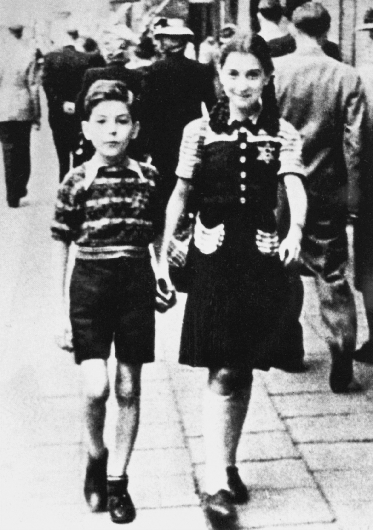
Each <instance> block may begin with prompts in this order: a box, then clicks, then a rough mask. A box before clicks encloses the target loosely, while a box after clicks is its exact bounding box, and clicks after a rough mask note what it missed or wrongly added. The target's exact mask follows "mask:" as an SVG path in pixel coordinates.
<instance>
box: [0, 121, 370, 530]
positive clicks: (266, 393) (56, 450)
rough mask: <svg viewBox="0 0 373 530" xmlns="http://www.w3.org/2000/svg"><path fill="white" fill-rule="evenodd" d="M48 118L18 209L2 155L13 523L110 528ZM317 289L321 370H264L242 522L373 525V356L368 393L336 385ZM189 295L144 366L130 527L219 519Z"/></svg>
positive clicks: (1, 243)
mask: <svg viewBox="0 0 373 530" xmlns="http://www.w3.org/2000/svg"><path fill="white" fill-rule="evenodd" d="M45 116H46V112H44V121H43V124H42V128H41V131H40V132H36V133H33V138H32V142H33V145H32V151H33V159H32V162H33V170H32V176H31V181H30V186H29V195H28V197H27V198H26V199H25V200H24V204H25V206H22V207H20V208H19V209H10V208H8V207H7V205H6V201H5V186H4V175H3V170H2V164H1V166H0V168H1V169H0V223H1V238H0V252H1V256H2V259H1V261H0V277H1V299H0V344H1V356H0V363H1V366H0V418H1V423H0V449H1V450H0V476H1V485H0V527H1V529H2V530H13V529H17V530H22V529H38V530H47V529H48V530H86V529H87V530H88V529H89V530H96V529H97V530H106V529H108V528H113V524H112V523H111V522H110V519H109V515H108V514H106V513H104V514H90V513H89V512H88V510H87V508H86V506H85V503H84V498H83V476H84V471H85V470H84V467H85V460H86V455H85V449H84V444H83V427H82V413H81V403H82V396H81V388H80V374H79V368H78V367H76V366H75V365H74V362H73V359H72V357H71V354H69V353H66V352H64V351H62V350H60V349H59V348H58V347H57V346H56V345H55V342H54V335H55V332H56V329H57V328H58V321H59V317H60V315H59V314H58V312H57V310H56V303H55V300H56V289H55V285H54V281H53V262H52V239H51V237H50V232H49V225H50V221H51V217H52V212H53V202H54V198H55V193H56V187H57V180H58V176H57V159H56V155H55V151H54V147H53V144H52V139H51V133H50V130H49V127H48V124H47V121H46V119H45ZM26 203H27V204H26ZM305 288H306V304H305V307H304V311H303V322H304V325H305V347H306V352H307V358H306V361H307V363H308V364H309V365H310V369H309V371H308V372H307V373H305V374H286V373H284V372H281V371H279V370H274V369H272V370H271V371H270V372H269V373H263V372H256V373H255V377H254V392H253V397H252V401H251V404H250V410H249V414H248V417H247V419H246V422H245V426H244V434H243V437H242V440H241V444H240V448H239V463H238V465H239V467H240V470H241V474H242V478H243V479H244V481H245V483H246V484H247V485H248V487H249V488H250V490H251V500H250V502H249V503H248V504H247V505H244V506H242V507H240V508H239V521H238V523H237V525H236V527H235V528H237V529H240V530H247V529H250V530H251V529H255V528H260V529H263V530H274V529H276V530H285V529H286V530H373V496H372V491H373V367H369V366H366V365H363V364H359V365H358V364H356V378H357V379H358V380H359V381H360V382H361V383H362V385H363V387H364V391H363V392H362V393H360V394H354V395H346V396H345V395H335V394H332V393H331V391H330V390H329V384H328V376H329V366H330V358H329V354H328V351H327V347H326V343H325V337H324V336H323V328H322V325H321V322H320V320H319V315H318V308H317V300H316V299H315V294H314V290H313V284H312V280H310V279H307V280H306V281H305ZM184 302H185V296H184V295H180V297H179V302H178V304H177V305H176V306H175V308H174V309H172V310H171V311H170V312H169V313H167V314H165V315H158V316H157V349H156V358H157V362H156V363H154V365H151V366H147V367H145V368H144V376H143V401H142V411H141V425H140V432H139V437H138V440H137V443H136V446H135V451H134V455H133V459H132V461H131V464H130V468H129V476H130V491H131V495H132V497H133V500H134V502H135V505H136V507H137V509H138V516H137V519H136V520H135V522H134V523H132V524H130V525H128V528H129V529H131V530H132V529H133V530H204V529H206V528H209V526H208V523H207V522H206V521H205V518H204V514H203V512H202V510H201V507H200V501H199V497H198V495H197V494H196V489H197V490H198V485H199V483H200V480H201V477H202V476H203V467H204V456H203V447H202V434H201V401H202V400H201V397H202V392H203V388H204V384H205V380H206V371H205V370H204V369H196V370H192V369H189V368H186V367H182V366H179V365H178V364H177V356H178V341H179V335H180V327H181V320H182V314H183V305H184ZM357 305H358V308H359V345H360V344H361V343H362V342H363V341H364V339H365V338H366V333H367V332H366V322H365V318H364V312H363V307H362V302H361V297H360V295H357ZM109 426H110V417H109ZM224 530H225V529H224Z"/></svg>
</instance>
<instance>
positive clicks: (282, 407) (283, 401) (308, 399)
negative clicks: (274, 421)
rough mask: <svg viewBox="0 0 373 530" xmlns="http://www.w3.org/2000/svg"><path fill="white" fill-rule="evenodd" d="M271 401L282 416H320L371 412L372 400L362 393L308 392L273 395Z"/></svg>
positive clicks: (372, 409) (372, 410)
mask: <svg viewBox="0 0 373 530" xmlns="http://www.w3.org/2000/svg"><path fill="white" fill-rule="evenodd" d="M273 402H274V404H275V407H276V410H277V411H278V412H279V414H280V415H281V417H282V418H294V417H297V416H322V415H326V414H346V413H350V414H352V413H354V412H356V411H357V410H358V411H359V412H373V401H370V400H368V399H367V398H366V396H365V395H364V394H360V393H358V394H349V395H335V394H332V393H330V392H329V393H310V394H296V395H285V396H274V397H273Z"/></svg>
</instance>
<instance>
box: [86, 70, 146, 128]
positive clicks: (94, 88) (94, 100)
mask: <svg viewBox="0 0 373 530" xmlns="http://www.w3.org/2000/svg"><path fill="white" fill-rule="evenodd" d="M102 101H123V103H125V104H126V105H127V107H128V109H129V111H130V114H131V118H132V121H133V122H135V121H137V120H138V116H139V108H138V105H139V102H138V100H137V99H136V98H135V96H134V95H133V93H132V92H131V91H130V90H128V88H127V86H126V84H125V83H123V82H122V81H110V80H98V81H95V82H94V83H93V84H92V85H91V86H90V87H89V89H88V92H87V94H86V96H85V98H84V119H85V120H87V119H89V117H90V115H91V113H92V110H93V109H94V108H95V107H96V106H97V105H98V104H99V103H101V102H102Z"/></svg>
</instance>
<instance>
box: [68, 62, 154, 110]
mask: <svg viewBox="0 0 373 530" xmlns="http://www.w3.org/2000/svg"><path fill="white" fill-rule="evenodd" d="M143 76H144V73H143V72H140V71H138V70H129V69H127V68H126V67H125V65H124V63H123V62H122V61H113V62H111V63H110V64H108V65H107V66H104V67H102V68H90V69H89V70H87V71H86V72H85V74H84V78H83V81H82V84H81V88H80V91H79V94H78V97H77V99H76V112H77V114H78V115H79V116H80V117H83V114H84V112H83V109H84V98H85V96H86V95H87V92H88V90H89V87H90V86H91V85H92V84H93V83H94V82H95V81H99V80H108V81H122V82H123V83H125V84H126V85H127V86H128V88H129V90H131V91H132V92H133V93H134V94H136V95H139V93H140V91H141V84H142V80H143Z"/></svg>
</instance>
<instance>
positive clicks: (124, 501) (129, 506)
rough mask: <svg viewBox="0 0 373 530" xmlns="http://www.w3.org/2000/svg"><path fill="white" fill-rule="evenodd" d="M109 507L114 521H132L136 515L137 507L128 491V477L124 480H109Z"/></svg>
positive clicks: (118, 522) (120, 522)
mask: <svg viewBox="0 0 373 530" xmlns="http://www.w3.org/2000/svg"><path fill="white" fill-rule="evenodd" d="M107 487H108V508H109V512H110V517H111V520H112V521H113V523H117V524H127V523H132V521H133V520H134V519H135V517H136V508H135V506H134V504H133V502H132V499H131V496H130V494H129V493H128V491H127V488H128V477H127V476H124V477H123V479H122V480H108V483H107Z"/></svg>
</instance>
